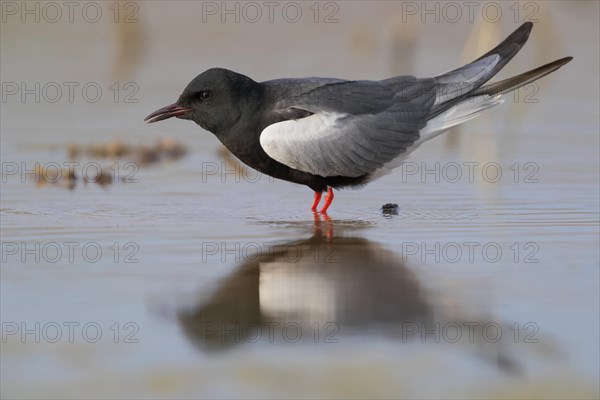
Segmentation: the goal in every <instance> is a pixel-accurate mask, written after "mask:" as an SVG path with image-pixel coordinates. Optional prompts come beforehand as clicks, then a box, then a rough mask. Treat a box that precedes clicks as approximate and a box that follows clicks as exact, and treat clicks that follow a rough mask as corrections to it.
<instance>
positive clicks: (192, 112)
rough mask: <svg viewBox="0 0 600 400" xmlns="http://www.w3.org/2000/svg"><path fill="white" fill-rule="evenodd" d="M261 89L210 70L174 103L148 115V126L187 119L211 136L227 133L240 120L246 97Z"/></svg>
mask: <svg viewBox="0 0 600 400" xmlns="http://www.w3.org/2000/svg"><path fill="white" fill-rule="evenodd" d="M259 86H260V85H259V84H258V83H256V82H254V81H253V80H252V79H250V78H248V77H246V76H244V75H241V74H238V73H236V72H233V71H229V70H226V69H223V68H211V69H209V70H207V71H204V72H203V73H201V74H200V75H198V76H197V77H195V78H194V79H193V80H192V81H191V82H190V83H189V84H188V85H187V87H186V88H185V89H184V91H183V93H182V94H181V96H179V100H177V102H176V103H174V104H171V105H168V106H166V107H163V108H161V109H160V110H157V111H155V112H153V113H152V114H150V115H148V116H147V117H146V118H145V119H144V121H147V122H148V123H152V122H158V121H162V120H164V119H168V118H172V117H177V118H180V119H189V120H192V121H194V122H195V123H197V124H198V125H200V126H201V127H202V128H204V129H206V130H208V131H210V132H212V133H215V134H216V133H221V132H226V131H227V130H228V129H229V128H230V127H231V126H232V125H233V124H235V122H236V121H237V120H238V119H239V118H240V116H241V111H240V105H241V103H242V102H243V101H244V97H245V96H241V94H242V93H243V94H248V93H252V92H254V91H253V90H252V88H257V87H259Z"/></svg>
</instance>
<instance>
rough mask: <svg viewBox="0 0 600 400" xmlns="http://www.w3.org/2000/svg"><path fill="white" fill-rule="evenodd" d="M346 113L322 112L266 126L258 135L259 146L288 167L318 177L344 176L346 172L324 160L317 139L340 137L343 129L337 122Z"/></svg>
mask: <svg viewBox="0 0 600 400" xmlns="http://www.w3.org/2000/svg"><path fill="white" fill-rule="evenodd" d="M346 116H348V115H347V114H340V113H329V112H321V113H316V114H313V115H311V116H310V117H306V118H301V119H298V120H288V121H282V122H278V123H276V124H272V125H269V126H267V127H266V128H265V129H264V130H263V131H262V133H261V134H260V145H261V146H262V148H263V149H264V151H265V152H266V153H267V154H268V155H269V157H271V158H273V159H275V160H277V161H279V162H280V163H282V164H285V165H287V166H288V167H291V168H294V169H297V170H300V171H304V172H308V173H311V174H315V175H321V176H335V175H345V174H344V172H346V171H343V170H339V168H338V166H337V165H336V164H335V163H334V162H333V161H332V160H328V159H327V158H328V155H327V151H323V150H325V149H321V148H320V146H319V142H320V141H322V142H328V143H335V142H336V141H337V140H340V139H342V140H343V138H342V136H343V133H344V130H343V129H340V126H339V123H338V121H339V119H341V118H343V117H346ZM318 158H321V159H318ZM317 159H318V162H317Z"/></svg>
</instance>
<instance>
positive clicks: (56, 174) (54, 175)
mask: <svg viewBox="0 0 600 400" xmlns="http://www.w3.org/2000/svg"><path fill="white" fill-rule="evenodd" d="M76 182H77V175H76V174H75V171H74V170H73V169H66V170H61V169H55V168H43V167H42V166H40V165H38V166H36V167H35V183H36V185H37V186H43V185H47V184H48V185H62V186H65V187H66V188H67V189H70V190H73V189H75V184H76Z"/></svg>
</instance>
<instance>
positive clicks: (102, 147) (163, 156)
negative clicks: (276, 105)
mask: <svg viewBox="0 0 600 400" xmlns="http://www.w3.org/2000/svg"><path fill="white" fill-rule="evenodd" d="M66 151H67V157H68V159H69V160H74V159H77V158H80V157H85V156H87V157H90V158H109V159H123V158H124V159H129V160H131V161H133V162H135V163H137V164H138V165H139V166H143V165H149V164H153V163H157V162H161V161H173V160H178V159H180V158H181V157H183V156H184V155H185V154H186V153H187V148H186V147H185V145H183V144H182V143H180V142H178V141H177V140H175V139H173V138H159V139H158V140H157V141H156V143H155V144H154V145H152V146H148V145H138V146H134V145H129V144H126V143H124V142H122V141H120V140H117V139H115V140H110V141H108V142H106V143H101V144H93V145H89V146H81V145H78V144H76V143H68V144H67V149H66ZM93 170H94V169H93V168H90V169H86V174H90V173H91V172H92V171H93ZM77 172H78V171H77V168H75V169H70V168H69V169H67V170H65V171H60V170H59V171H56V169H52V168H42V167H38V168H36V179H35V182H36V184H37V185H38V186H41V185H45V184H51V185H55V186H65V187H67V188H68V189H74V188H75V185H76V183H77V181H82V182H83V183H84V184H86V185H87V184H88V183H95V184H97V185H99V186H102V187H104V186H107V185H110V184H113V183H116V182H119V181H125V178H124V177H122V178H121V179H119V177H118V176H116V174H115V171H114V168H113V169H111V167H110V166H109V167H106V168H101V169H100V171H98V172H96V174H95V176H89V175H87V176H82V177H81V178H79V176H78V175H77Z"/></svg>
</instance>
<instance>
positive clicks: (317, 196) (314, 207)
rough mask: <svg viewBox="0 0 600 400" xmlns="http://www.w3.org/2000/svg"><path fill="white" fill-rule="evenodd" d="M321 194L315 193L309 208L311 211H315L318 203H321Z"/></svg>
mask: <svg viewBox="0 0 600 400" xmlns="http://www.w3.org/2000/svg"><path fill="white" fill-rule="evenodd" d="M322 194H323V192H315V198H314V200H313V203H312V206H311V207H310V210H311V211H313V212H314V211H317V206H318V205H319V202H320V201H321V195H322Z"/></svg>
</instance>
